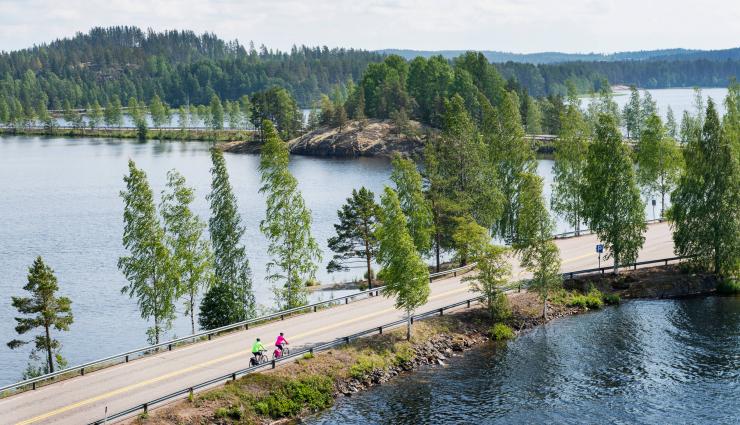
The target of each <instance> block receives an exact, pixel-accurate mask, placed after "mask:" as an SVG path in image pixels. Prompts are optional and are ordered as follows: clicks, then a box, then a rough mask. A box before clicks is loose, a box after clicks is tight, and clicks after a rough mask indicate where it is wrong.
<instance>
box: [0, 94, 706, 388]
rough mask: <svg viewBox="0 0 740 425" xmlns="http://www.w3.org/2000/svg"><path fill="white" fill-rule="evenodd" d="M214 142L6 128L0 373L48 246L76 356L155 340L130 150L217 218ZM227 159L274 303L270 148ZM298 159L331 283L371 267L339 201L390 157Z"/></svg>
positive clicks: (10, 362) (378, 174)
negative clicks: (143, 292)
mask: <svg viewBox="0 0 740 425" xmlns="http://www.w3.org/2000/svg"><path fill="white" fill-rule="evenodd" d="M655 92H659V90H656V91H655ZM684 95H685V96H684V97H685V99H687V100H685V101H686V102H687V104H690V103H691V95H692V93H691V90H684ZM656 98H659V97H658V95H657V94H656ZM617 99H619V97H618V98H617ZM674 109H676V110H678V108H674ZM208 147H209V145H208V144H205V143H201V142H162V143H161V142H155V141H151V142H147V143H138V142H136V141H132V140H120V139H63V138H39V137H35V138H29V137H16V136H13V137H3V136H0V342H1V343H2V345H0V384H3V383H10V382H12V381H15V380H16V379H17V378H18V377H19V375H20V371H22V370H23V369H24V368H25V365H26V362H27V358H28V349H19V350H10V349H8V348H7V347H6V346H5V344H4V343H5V342H6V341H9V340H10V339H12V338H14V337H15V332H14V330H13V327H14V322H13V320H12V318H13V317H14V315H15V314H16V312H15V310H14V309H13V308H12V307H11V306H10V302H11V301H10V297H11V296H13V295H21V294H22V293H23V292H24V291H22V287H23V285H24V284H25V282H26V274H27V270H28V266H29V265H30V264H31V263H32V262H33V259H34V258H35V256H37V255H41V256H43V257H44V259H45V260H46V262H47V263H48V264H49V265H50V266H51V267H52V268H54V270H55V271H56V275H57V277H58V279H59V284H60V288H61V291H60V293H61V294H64V295H68V296H70V297H71V298H72V300H73V311H74V315H75V322H74V324H73V325H72V327H71V329H70V331H69V332H65V333H62V334H61V335H60V336H59V339H60V340H61V341H62V343H63V346H64V349H63V353H64V355H65V357H66V358H67V359H68V360H69V362H70V363H71V364H75V363H80V362H84V361H89V360H93V359H96V358H100V357H104V356H107V355H112V354H115V353H118V352H122V351H126V350H128V349H131V348H133V347H138V346H142V345H144V344H145V343H146V338H145V330H146V327H147V323H146V322H145V321H144V320H142V319H141V318H140V317H139V313H138V309H137V307H136V303H135V301H134V300H131V299H129V298H128V297H126V296H123V295H121V294H120V288H121V287H122V286H123V285H124V283H125V280H124V278H123V275H122V274H121V273H120V272H119V270H118V268H117V267H116V262H117V260H118V258H119V257H120V256H121V255H123V254H124V250H123V248H122V246H121V233H122V229H123V224H122V218H121V216H122V209H123V205H122V202H121V199H120V197H119V196H118V193H119V191H120V190H121V189H123V188H124V185H123V181H122V177H123V175H124V174H126V172H127V160H128V159H129V158H133V159H134V160H135V161H136V163H137V165H138V166H139V167H141V168H143V169H144V170H145V171H146V172H147V174H148V177H149V179H150V182H151V185H152V187H153V189H154V191H155V194H159V192H160V191H161V190H162V189H163V186H164V183H165V179H166V172H167V170H170V169H172V168H176V169H177V170H179V171H180V172H181V173H182V174H183V175H184V176H185V177H186V179H187V181H188V184H190V185H192V186H194V187H195V188H196V190H197V198H196V201H195V204H194V210H195V211H196V212H197V213H198V214H199V215H200V216H201V218H203V219H207V217H208V214H209V213H208V204H207V202H206V200H205V195H206V194H207V193H208V191H209V186H210V174H209V168H210V156H209V153H208ZM226 161H227V165H228V167H229V173H230V175H231V182H232V185H233V186H234V190H235V193H236V195H237V198H238V200H239V209H240V213H241V216H242V218H243V221H244V225H245V227H246V230H247V233H246V235H245V237H244V240H243V242H244V244H245V245H246V248H247V253H248V256H249V260H250V262H251V266H252V271H253V274H254V288H255V291H256V297H257V301H258V302H259V303H261V304H262V305H264V306H267V307H270V306H271V305H272V293H271V290H270V287H269V286H268V284H266V283H265V282H264V276H265V264H266V262H267V261H268V257H267V255H266V252H265V250H266V241H265V239H264V237H263V236H262V234H261V233H260V232H259V230H258V226H259V222H260V220H262V219H263V218H264V198H263V197H262V196H261V195H260V194H258V193H257V188H258V187H259V173H258V171H257V166H258V162H259V158H258V156H256V155H237V154H227V155H226ZM552 165H553V161H551V160H540V161H539V163H538V173H539V174H540V175H541V176H542V177H543V178H544V179H545V185H544V190H545V196H546V197H547V198H548V199H549V197H550V192H551V184H552V175H551V169H552ZM290 167H291V171H292V172H293V173H294V174H295V176H296V178H297V179H298V181H299V186H300V189H301V191H302V192H303V195H304V197H305V200H306V204H307V205H308V207H309V208H310V209H311V210H312V213H313V222H314V225H313V229H312V231H313V235H314V237H315V238H316V240H317V241H318V243H319V244H320V246H321V247H322V249H323V250H324V259H323V262H322V265H321V267H320V268H319V273H318V278H319V279H320V280H321V281H322V282H331V281H344V280H349V279H352V278H359V277H361V276H362V274H363V271H360V270H355V271H353V272H349V273H335V274H331V275H329V274H328V273H326V271H325V266H326V264H327V263H328V261H329V259H330V258H331V252H329V251H328V249H327V247H326V241H327V239H328V238H329V237H330V236H332V235H333V234H334V228H333V224H334V223H335V222H336V220H337V216H336V211H337V209H339V207H340V206H341V205H342V204H343V203H344V201H345V199H346V198H347V197H348V196H350V194H351V191H352V189H353V188H359V187H360V186H362V185H364V186H366V187H367V188H369V189H370V190H372V191H374V192H375V193H376V195H377V194H379V193H380V192H381V191H382V188H383V186H384V185H385V184H388V183H389V180H388V176H389V173H390V164H389V162H388V161H387V160H383V159H368V158H362V159H351V160H338V159H322V158H311V157H301V156H294V157H292V159H291V164H290ZM548 204H549V202H548ZM658 208H659V207H658ZM652 214H653V213H652V208H651V207H650V206H649V205H646V218H653V215H652ZM567 230H571V229H569V228H568V227H567V226H566V225H565V224H564V223H562V221H558V222H557V231H558V232H564V231H567ZM340 294H341V293H340V292H337V293H334V294H326V293H324V294H322V295H318V296H316V297H322V298H331V297H333V296H337V295H340ZM316 297H315V298H316ZM180 310H182V308H181V307H180ZM189 331H190V325H189V320H188V319H186V318H184V317H182V316H178V319H177V320H176V321H175V323H174V327H173V330H172V332H171V334H170V335H169V336H175V335H179V336H183V335H186V334H189V333H190V332H189Z"/></svg>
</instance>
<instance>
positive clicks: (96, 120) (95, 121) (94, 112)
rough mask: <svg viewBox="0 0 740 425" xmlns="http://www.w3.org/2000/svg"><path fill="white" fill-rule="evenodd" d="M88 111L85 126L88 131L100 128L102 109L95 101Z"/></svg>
mask: <svg viewBox="0 0 740 425" xmlns="http://www.w3.org/2000/svg"><path fill="white" fill-rule="evenodd" d="M89 111H90V112H89V113H88V116H87V119H88V122H87V124H88V126H89V127H90V129H91V130H92V129H95V128H97V127H100V124H101V123H102V122H103V109H102V108H101V107H100V104H99V103H98V101H97V100H96V101H95V102H94V103H93V105H92V108H90V109H89Z"/></svg>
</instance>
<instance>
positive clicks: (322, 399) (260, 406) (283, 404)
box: [255, 376, 334, 419]
mask: <svg viewBox="0 0 740 425" xmlns="http://www.w3.org/2000/svg"><path fill="white" fill-rule="evenodd" d="M333 391H334V382H333V381H332V380H331V378H330V377H328V376H309V377H306V378H302V379H297V380H290V381H288V382H286V383H285V384H284V385H281V386H280V387H279V388H277V389H275V390H273V391H270V394H269V395H268V396H266V397H263V398H261V399H260V400H259V401H257V403H255V410H256V411H257V413H259V414H261V415H264V416H269V417H271V418H273V419H280V418H290V417H295V416H296V415H298V413H300V412H301V411H302V410H304V409H307V410H309V411H311V412H317V411H319V410H322V409H325V408H327V407H329V406H331V405H332V404H333V403H334V398H333V396H332V393H333Z"/></svg>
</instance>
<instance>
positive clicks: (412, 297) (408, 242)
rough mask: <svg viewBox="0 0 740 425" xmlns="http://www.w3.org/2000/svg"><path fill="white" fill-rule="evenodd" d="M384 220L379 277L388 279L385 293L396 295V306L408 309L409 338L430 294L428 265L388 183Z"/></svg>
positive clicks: (407, 333) (384, 203) (379, 255)
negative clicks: (416, 314) (416, 312)
mask: <svg viewBox="0 0 740 425" xmlns="http://www.w3.org/2000/svg"><path fill="white" fill-rule="evenodd" d="M381 205H382V210H383V214H382V221H381V223H382V224H381V227H380V229H378V241H379V242H380V248H379V250H378V262H379V263H380V265H381V267H382V269H381V270H380V273H379V274H378V277H379V278H380V279H381V280H382V281H383V282H384V283H385V290H384V291H383V294H384V295H385V296H388V297H391V296H392V297H395V299H396V304H395V305H396V308H399V309H403V310H405V312H406V320H407V327H406V339H408V340H410V339H411V315H412V314H413V312H414V310H416V309H417V308H418V307H419V306H421V305H423V304H425V303H426V302H427V299H428V298H429V292H430V289H429V269H428V268H427V266H426V264H424V261H422V259H421V257H420V256H419V253H418V251H417V250H416V248H415V246H414V242H413V240H412V239H411V235H410V234H409V232H408V228H407V226H406V222H407V220H406V217H405V216H404V215H403V211H402V210H401V203H400V201H399V200H398V196H397V195H396V192H395V191H394V190H393V189H391V188H389V187H386V188H385V190H384V193H383V196H382V197H381Z"/></svg>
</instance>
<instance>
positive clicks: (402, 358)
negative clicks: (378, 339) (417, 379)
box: [393, 342, 416, 366]
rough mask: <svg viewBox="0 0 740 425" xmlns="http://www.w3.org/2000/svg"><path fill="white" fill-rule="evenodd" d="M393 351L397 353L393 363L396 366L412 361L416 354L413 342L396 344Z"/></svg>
mask: <svg viewBox="0 0 740 425" xmlns="http://www.w3.org/2000/svg"><path fill="white" fill-rule="evenodd" d="M393 351H394V352H395V353H396V357H395V358H394V359H393V364H395V365H396V366H399V365H403V364H407V363H410V362H411V361H412V360H413V359H414V355H415V354H416V353H415V352H414V349H413V348H412V347H411V344H409V343H406V342H404V343H399V344H396V345H395V346H394V347H393Z"/></svg>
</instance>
